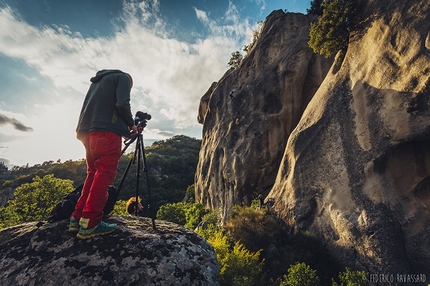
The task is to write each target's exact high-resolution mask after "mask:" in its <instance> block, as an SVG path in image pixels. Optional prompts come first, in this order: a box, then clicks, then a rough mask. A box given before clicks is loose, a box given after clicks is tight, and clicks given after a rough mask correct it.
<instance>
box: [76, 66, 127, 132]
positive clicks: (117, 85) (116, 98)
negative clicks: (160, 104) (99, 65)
mask: <svg viewBox="0 0 430 286" xmlns="http://www.w3.org/2000/svg"><path fill="white" fill-rule="evenodd" d="M133 125H134V120H133V115H132V113H131V108H130V79H129V78H128V76H126V75H125V73H124V72H122V71H120V70H101V71H98V72H97V73H96V76H95V77H92V78H91V85H90V88H89V90H88V92H87V95H86V96H85V100H84V103H83V105H82V110H81V114H80V116H79V121H78V126H77V127H76V133H77V137H78V139H80V137H81V135H82V134H83V133H85V132H89V131H93V130H101V131H110V132H115V133H117V134H119V135H121V136H123V137H126V138H130V131H129V127H130V126H133Z"/></svg>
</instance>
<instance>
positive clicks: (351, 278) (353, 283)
mask: <svg viewBox="0 0 430 286" xmlns="http://www.w3.org/2000/svg"><path fill="white" fill-rule="evenodd" d="M339 279H340V282H341V283H340V284H338V283H337V282H336V281H334V280H332V285H333V286H365V285H367V284H368V281H367V273H366V272H365V271H352V270H351V269H350V268H348V267H346V269H345V272H341V273H339Z"/></svg>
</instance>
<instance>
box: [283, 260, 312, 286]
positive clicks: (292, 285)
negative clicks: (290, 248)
mask: <svg viewBox="0 0 430 286" xmlns="http://www.w3.org/2000/svg"><path fill="white" fill-rule="evenodd" d="M287 285H288V286H301V285H307V286H318V285H320V279H319V278H318V276H317V271H316V270H313V269H312V268H310V266H309V265H306V263H299V262H297V263H296V264H294V265H291V266H290V268H288V275H284V280H283V281H281V283H280V284H279V286H287Z"/></svg>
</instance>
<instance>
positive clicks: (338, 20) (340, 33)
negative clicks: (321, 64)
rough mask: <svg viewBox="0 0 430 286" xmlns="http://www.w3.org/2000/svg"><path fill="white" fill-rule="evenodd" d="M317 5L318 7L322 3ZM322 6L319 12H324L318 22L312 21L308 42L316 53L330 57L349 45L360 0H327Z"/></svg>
mask: <svg viewBox="0 0 430 286" xmlns="http://www.w3.org/2000/svg"><path fill="white" fill-rule="evenodd" d="M315 5H316V7H318V5H321V4H320V3H315ZM316 7H315V9H316ZM320 7H321V9H322V10H317V12H319V13H322V14H321V16H319V17H318V21H317V22H316V23H311V27H310V30H309V42H308V44H309V47H311V48H312V49H313V51H314V52H315V53H319V54H320V55H325V57H327V58H328V57H330V56H332V55H334V54H335V53H337V52H338V51H340V50H345V49H346V48H347V47H348V42H349V33H350V30H351V28H352V26H353V23H354V21H353V18H354V17H356V15H357V14H358V13H357V11H358V10H357V9H358V7H359V1H356V0H325V1H324V2H323V3H322V6H320ZM321 11H322V12H321Z"/></svg>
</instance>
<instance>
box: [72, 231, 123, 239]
mask: <svg viewBox="0 0 430 286" xmlns="http://www.w3.org/2000/svg"><path fill="white" fill-rule="evenodd" d="M114 230H115V229H111V230H107V231H104V232H93V233H90V234H81V233H80V232H78V234H77V235H76V236H77V237H78V238H80V239H89V238H93V237H95V236H99V235H104V234H108V233H111V232H113V231H114Z"/></svg>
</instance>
